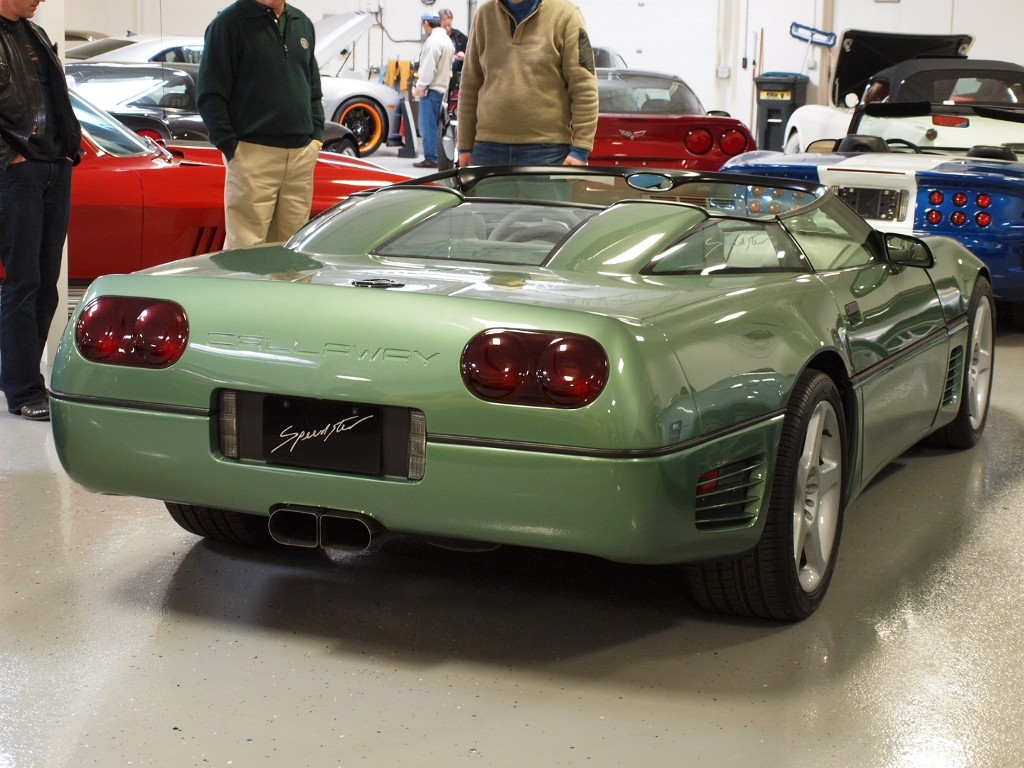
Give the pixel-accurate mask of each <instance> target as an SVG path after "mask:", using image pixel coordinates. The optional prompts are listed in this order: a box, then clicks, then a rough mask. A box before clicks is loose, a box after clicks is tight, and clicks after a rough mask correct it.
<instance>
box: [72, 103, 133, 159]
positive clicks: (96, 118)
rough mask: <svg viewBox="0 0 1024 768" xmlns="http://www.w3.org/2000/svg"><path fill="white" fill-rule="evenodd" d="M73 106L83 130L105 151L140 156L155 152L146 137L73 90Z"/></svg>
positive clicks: (127, 155) (119, 154)
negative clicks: (142, 136) (129, 128)
mask: <svg viewBox="0 0 1024 768" xmlns="http://www.w3.org/2000/svg"><path fill="white" fill-rule="evenodd" d="M71 106H72V107H73V108H74V110H75V116H76V117H77V118H78V122H80V123H81V124H82V130H84V131H85V132H86V133H87V134H88V135H89V138H90V139H92V140H93V141H94V142H95V143H96V146H98V147H99V148H100V149H101V150H103V151H104V152H106V153H108V154H111V155H115V156H117V157H140V156H143V155H149V154H152V153H153V150H152V148H151V147H150V146H149V144H147V143H146V142H145V140H144V139H142V138H140V137H139V136H138V135H137V134H135V133H132V132H131V131H130V130H128V129H127V128H126V127H125V126H124V125H122V124H121V123H119V122H118V121H117V120H115V119H114V118H112V117H111V116H110V115H108V114H107V113H106V112H104V111H103V110H102V109H99V108H98V107H96V106H93V105H92V104H90V103H89V102H88V101H86V100H85V99H83V98H82V97H81V96H79V95H78V94H77V93H75V92H74V91H72V92H71Z"/></svg>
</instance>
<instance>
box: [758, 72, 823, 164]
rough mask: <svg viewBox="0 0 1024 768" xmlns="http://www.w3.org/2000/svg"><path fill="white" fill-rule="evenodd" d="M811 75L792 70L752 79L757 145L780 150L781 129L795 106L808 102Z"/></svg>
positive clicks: (782, 129) (784, 127) (781, 143)
mask: <svg viewBox="0 0 1024 768" xmlns="http://www.w3.org/2000/svg"><path fill="white" fill-rule="evenodd" d="M809 81H810V78H808V77H807V75H800V74H797V73H795V72H765V73H764V74H763V75H758V76H757V77H755V78H754V85H755V86H756V87H757V135H756V137H755V138H756V139H757V147H758V149H776V150H779V151H781V150H782V145H783V143H784V142H785V141H786V137H785V136H783V135H782V132H783V131H784V130H785V129H786V123H787V122H788V121H789V118H790V116H791V115H792V114H793V113H794V112H795V111H796V108H797V107H802V106H803V105H804V104H806V103H807V83H808V82H809Z"/></svg>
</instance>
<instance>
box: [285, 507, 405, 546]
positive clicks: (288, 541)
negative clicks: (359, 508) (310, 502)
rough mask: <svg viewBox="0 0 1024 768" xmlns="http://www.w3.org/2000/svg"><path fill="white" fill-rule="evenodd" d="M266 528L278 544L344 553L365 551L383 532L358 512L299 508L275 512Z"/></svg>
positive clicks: (368, 518)
mask: <svg viewBox="0 0 1024 768" xmlns="http://www.w3.org/2000/svg"><path fill="white" fill-rule="evenodd" d="M267 526H268V530H269V531H270V537H271V538H272V539H273V540H274V541H276V542H277V543H278V544H285V545H287V546H290V547H306V548H309V549H315V548H316V547H320V548H322V549H325V550H327V551H328V552H344V553H351V552H365V551H366V550H367V549H369V548H370V545H371V544H372V543H373V542H374V541H375V540H376V539H378V538H379V537H380V536H382V535H383V534H384V533H386V530H385V528H384V526H382V525H381V524H380V523H378V522H377V521H376V520H374V519H373V518H372V517H368V516H366V515H361V514H359V513H358V512H339V511H334V510H321V509H309V508H303V507H279V508H278V509H275V510H274V511H273V512H272V513H271V514H270V521H269V522H268V523H267Z"/></svg>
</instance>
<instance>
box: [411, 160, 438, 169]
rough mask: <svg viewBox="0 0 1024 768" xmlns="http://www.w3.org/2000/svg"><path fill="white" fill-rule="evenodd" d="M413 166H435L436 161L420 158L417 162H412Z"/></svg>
mask: <svg viewBox="0 0 1024 768" xmlns="http://www.w3.org/2000/svg"><path fill="white" fill-rule="evenodd" d="M412 167H413V168H437V163H435V162H434V161H433V160H420V161H419V162H418V163H413V164H412Z"/></svg>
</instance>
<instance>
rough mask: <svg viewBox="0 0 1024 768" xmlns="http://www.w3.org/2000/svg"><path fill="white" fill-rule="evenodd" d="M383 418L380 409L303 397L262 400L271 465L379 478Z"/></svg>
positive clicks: (267, 457) (265, 445) (265, 449)
mask: <svg viewBox="0 0 1024 768" xmlns="http://www.w3.org/2000/svg"><path fill="white" fill-rule="evenodd" d="M382 435H383V412H382V409H381V408H380V407H378V406H373V405H367V404H365V403H345V402H338V401H334V400H315V399H312V398H304V397H286V396H280V395H267V396H265V397H264V398H263V460H264V461H266V462H267V463H268V464H281V465H285V466H290V467H305V468H307V469H323V470H328V471H331V472H346V473H353V474H360V475H379V474H380V473H381V455H382V449H383V437H382Z"/></svg>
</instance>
